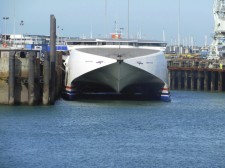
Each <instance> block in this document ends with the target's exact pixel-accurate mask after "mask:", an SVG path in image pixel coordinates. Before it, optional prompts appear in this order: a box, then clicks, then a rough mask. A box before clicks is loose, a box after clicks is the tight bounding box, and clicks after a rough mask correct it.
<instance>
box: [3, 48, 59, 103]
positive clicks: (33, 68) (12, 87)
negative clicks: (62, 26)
mask: <svg viewBox="0 0 225 168" xmlns="http://www.w3.org/2000/svg"><path fill="white" fill-rule="evenodd" d="M43 59H44V60H43ZM56 60H57V62H52V63H51V64H52V65H53V64H55V66H50V57H49V54H48V53H45V56H44V57H43V56H42V55H41V53H40V51H35V50H6V49H4V50H0V104H9V105H14V104H28V105H38V104H43V105H49V104H54V101H55V100H56V99H58V98H59V97H60V93H61V87H62V82H61V81H62V73H63V72H62V68H61V67H62V54H61V53H60V52H59V53H57V54H56ZM53 76H55V77H54V78H55V79H53Z"/></svg>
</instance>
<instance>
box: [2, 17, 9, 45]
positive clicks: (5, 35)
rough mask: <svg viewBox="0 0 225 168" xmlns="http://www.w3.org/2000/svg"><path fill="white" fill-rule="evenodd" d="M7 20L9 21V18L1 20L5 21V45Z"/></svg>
mask: <svg viewBox="0 0 225 168" xmlns="http://www.w3.org/2000/svg"><path fill="white" fill-rule="evenodd" d="M8 19H9V17H3V20H5V43H6V33H7V29H6V22H7V20H8Z"/></svg>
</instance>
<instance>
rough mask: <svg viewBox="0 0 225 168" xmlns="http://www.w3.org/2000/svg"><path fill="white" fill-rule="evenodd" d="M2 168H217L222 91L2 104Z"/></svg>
mask: <svg viewBox="0 0 225 168" xmlns="http://www.w3.org/2000/svg"><path fill="white" fill-rule="evenodd" d="M0 167H1V168H36V167H38V168H39V167H40V168H48V167H50V168H58V167H59V168H64V167H66V168H67V167H76V168H152V167H153V168H154V167H157V168H158V167H159V168H160V167H162V168H165V167H166V168H168V167H171V168H181V167H182V168H183V167H194V168H198V167H199V168H200V167H202V168H207V167H208V168H222V167H225V94H218V93H204V92H188V91H172V102H171V103H164V102H157V101H116V100H87V101H84V100H80V101H76V102H66V101H64V100H59V101H58V102H56V105H55V106H50V107H39V106H38V107H28V106H11V107H10V106H0Z"/></svg>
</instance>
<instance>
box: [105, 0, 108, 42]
mask: <svg viewBox="0 0 225 168" xmlns="http://www.w3.org/2000/svg"><path fill="white" fill-rule="evenodd" d="M107 7H108V3H107V0H105V37H106V38H107V37H108V24H107V22H108V19H107V17H108V16H107V13H108V11H107Z"/></svg>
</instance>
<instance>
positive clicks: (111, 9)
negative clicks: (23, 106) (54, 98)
mask: <svg viewBox="0 0 225 168" xmlns="http://www.w3.org/2000/svg"><path fill="white" fill-rule="evenodd" d="M128 1H129V4H130V5H129V11H130V12H129V13H130V14H129V18H130V19H129V25H130V26H129V35H130V37H133V38H136V37H137V36H139V37H140V36H141V37H142V38H143V39H152V40H163V34H164V37H165V40H166V41H167V42H168V43H169V44H175V43H177V39H178V25H180V26H179V27H180V39H181V40H180V41H181V43H183V44H187V43H188V42H189V41H190V39H191V37H193V39H194V42H195V44H197V45H204V44H205V39H206V37H207V43H208V44H210V43H211V41H212V35H213V30H214V20H213V12H212V10H213V3H214V0H32V1H31V0H0V4H1V5H0V21H1V22H0V33H2V34H5V33H12V34H13V33H14V30H15V33H16V34H21V33H23V34H35V35H37V34H38V35H49V34H50V15H51V14H53V15H54V16H55V17H56V24H57V27H59V28H57V34H59V35H60V36H67V37H86V38H90V37H91V34H92V37H93V38H99V37H106V36H107V35H109V34H110V33H113V32H115V21H117V25H118V28H123V29H122V33H123V35H124V36H125V37H126V36H127V32H128V26H127V25H128ZM179 1H180V8H179ZM106 2H107V5H105V4H106ZM106 6H107V10H106ZM179 9H180V15H179ZM106 11H107V12H106ZM178 16H180V24H178V20H179V19H178V18H179V17H178ZM3 17H9V20H7V22H5V20H4V19H3ZM21 21H24V25H23V26H20V22H21ZM14 25H15V26H14ZM5 27H6V28H5ZM14 27H15V28H14ZM5 29H6V30H5ZM163 32H164V33H163Z"/></svg>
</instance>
